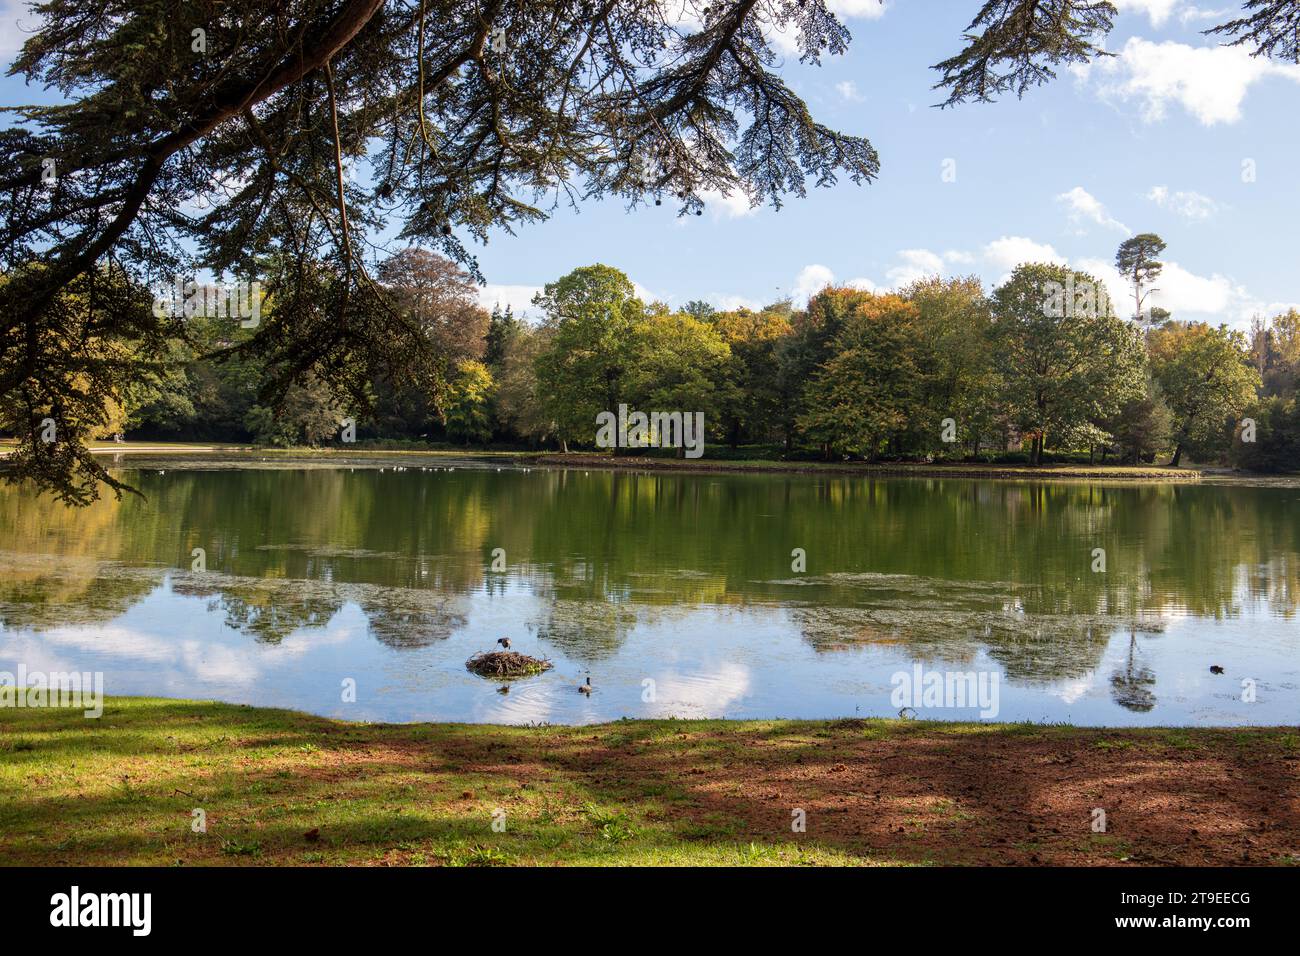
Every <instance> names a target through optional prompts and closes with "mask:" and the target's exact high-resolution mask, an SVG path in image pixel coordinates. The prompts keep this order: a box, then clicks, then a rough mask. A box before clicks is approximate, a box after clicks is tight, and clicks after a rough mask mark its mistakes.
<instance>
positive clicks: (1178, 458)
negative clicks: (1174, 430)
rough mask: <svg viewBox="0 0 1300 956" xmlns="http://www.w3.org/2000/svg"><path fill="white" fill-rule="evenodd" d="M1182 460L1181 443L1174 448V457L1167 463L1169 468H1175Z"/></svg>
mask: <svg viewBox="0 0 1300 956" xmlns="http://www.w3.org/2000/svg"><path fill="white" fill-rule="evenodd" d="M1182 460H1183V443H1182V442H1179V443H1178V444H1177V445H1175V446H1174V457H1173V458H1171V459H1170V461H1169V467H1170V468H1177V467H1178V463H1179V462H1180V461H1182Z"/></svg>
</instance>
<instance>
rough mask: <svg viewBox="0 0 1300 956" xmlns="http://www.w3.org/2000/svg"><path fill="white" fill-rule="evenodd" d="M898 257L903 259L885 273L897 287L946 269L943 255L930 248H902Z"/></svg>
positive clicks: (891, 283) (893, 285)
mask: <svg viewBox="0 0 1300 956" xmlns="http://www.w3.org/2000/svg"><path fill="white" fill-rule="evenodd" d="M898 258H899V259H900V260H902V261H901V262H899V264H898V265H896V266H894V267H893V268H891V269H890V270H889V271H888V272H886V273H885V278H886V280H888V282H889V285H890V286H891V287H892V288H895V289H900V288H902V287H903V286H905V285H910V284H911V283H913V282H915V281H916V280H917V279H924V278H926V277H927V276H934V275H941V274H942V273H943V271H944V261H943V256H941V255H939V254H938V253H937V252H931V251H930V250H929V249H900V250H899V252H898Z"/></svg>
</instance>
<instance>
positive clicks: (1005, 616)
mask: <svg viewBox="0 0 1300 956" xmlns="http://www.w3.org/2000/svg"><path fill="white" fill-rule="evenodd" d="M791 613H792V615H793V617H794V619H795V621H796V623H797V624H798V626H799V629H800V632H801V633H802V635H803V638H804V640H806V641H808V642H809V643H810V644H811V645H812V646H813V647H814V648H815V649H817V650H819V651H833V650H840V649H843V648H846V647H856V646H862V645H898V646H899V647H900V648H902V649H904V650H905V651H906V653H907V654H909V655H912V656H916V657H923V658H932V659H940V660H953V661H969V660H971V659H973V658H974V657H975V655H976V653H977V652H978V651H979V650H980V649H981V648H983V649H986V650H987V652H988V655H989V656H990V657H991V658H993V659H994V660H996V661H997V662H998V663H999V664H1001V665H1002V667H1003V669H1004V670H1005V671H1006V675H1007V677H1008V678H1009V679H1013V680H1020V681H1051V680H1059V679H1062V678H1073V677H1082V676H1084V675H1086V674H1088V673H1089V672H1091V671H1092V670H1094V669H1095V668H1096V666H1097V664H1098V663H1099V662H1100V660H1101V658H1102V655H1103V654H1104V653H1105V650H1106V646H1107V644H1108V643H1109V639H1110V635H1111V634H1112V633H1113V632H1114V631H1115V630H1116V629H1117V628H1120V627H1130V628H1133V629H1136V630H1153V629H1159V628H1160V626H1161V625H1160V624H1159V622H1158V621H1133V620H1127V619H1123V618H1113V617H1106V616H1101V615H1078V614H1032V615H1027V614H1021V613H1017V612H1015V611H1007V610H995V609H992V608H984V609H980V608H964V609H953V608H950V607H947V606H942V607H940V606H935V605H934V604H924V603H917V604H915V605H914V606H910V607H906V606H904V607H874V608H862V607H857V608H827V607H801V608H794V609H793V610H792V612H791Z"/></svg>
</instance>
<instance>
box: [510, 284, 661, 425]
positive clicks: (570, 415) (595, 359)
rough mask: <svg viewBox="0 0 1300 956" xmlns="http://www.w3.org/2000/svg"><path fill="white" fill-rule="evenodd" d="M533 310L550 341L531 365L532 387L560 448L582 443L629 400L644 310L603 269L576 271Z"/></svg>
mask: <svg viewBox="0 0 1300 956" xmlns="http://www.w3.org/2000/svg"><path fill="white" fill-rule="evenodd" d="M533 302H534V303H535V304H536V305H537V306H539V307H540V308H541V309H542V311H543V312H545V314H546V320H545V322H546V325H547V327H548V329H549V330H550V332H551V334H550V335H549V336H548V339H547V343H546V348H545V350H544V351H542V352H541V353H540V354H539V355H538V357H537V380H538V387H539V390H540V392H541V396H542V399H543V402H544V405H545V407H546V410H547V416H548V418H550V419H551V420H552V421H554V422H555V424H556V431H557V434H558V437H559V438H560V440H561V443H562V444H563V445H564V447H566V448H567V443H568V442H570V441H583V442H589V441H592V440H594V438H595V434H596V415H597V414H599V413H600V412H604V411H610V412H617V410H618V405H619V403H620V402H625V401H627V400H628V380H629V376H630V374H631V372H632V370H633V367H634V363H635V351H636V345H637V342H636V326H637V323H638V322H639V321H640V320H641V319H642V317H643V316H644V314H645V305H644V304H643V303H642V302H641V300H640V299H638V298H637V297H636V293H635V291H634V289H633V287H632V282H631V280H630V279H628V277H627V276H626V275H624V274H623V273H622V272H620V271H619V270H617V269H615V268H612V267H611V266H605V265H594V266H582V267H580V268H578V269H574V270H573V271H572V272H570V273H569V274H568V275H566V276H564V277H563V278H562V279H559V280H557V281H556V282H552V283H549V284H548V285H546V286H545V287H544V288H543V290H542V291H541V292H540V293H538V294H537V296H536V297H535V298H534V299H533Z"/></svg>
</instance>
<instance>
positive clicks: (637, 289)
mask: <svg viewBox="0 0 1300 956" xmlns="http://www.w3.org/2000/svg"><path fill="white" fill-rule="evenodd" d="M632 292H633V293H634V294H635V295H636V297H637V298H638V299H640V300H641V301H642V302H644V303H646V304H647V305H649V304H650V303H651V302H664V303H667V302H671V301H672V300H673V297H672V296H671V295H669V296H662V295H659V294H657V293H654V292H651V291H650V290H649V289H647V288H646V287H645V286H643V285H642V284H641V283H639V282H637V281H636V280H635V279H633V280H632Z"/></svg>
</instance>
